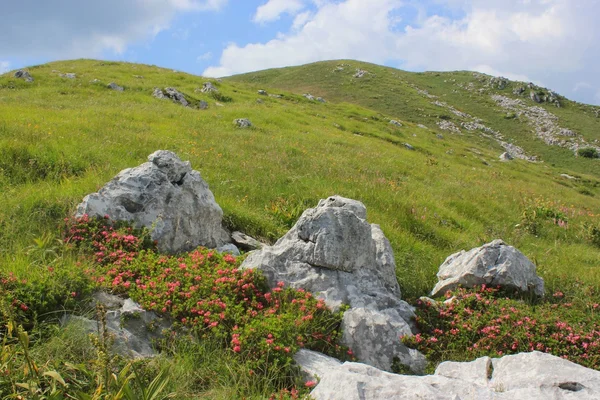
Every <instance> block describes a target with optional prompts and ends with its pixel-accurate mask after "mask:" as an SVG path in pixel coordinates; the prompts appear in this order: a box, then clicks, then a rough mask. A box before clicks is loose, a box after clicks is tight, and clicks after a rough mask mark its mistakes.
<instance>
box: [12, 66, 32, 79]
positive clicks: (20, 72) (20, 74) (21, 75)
mask: <svg viewBox="0 0 600 400" xmlns="http://www.w3.org/2000/svg"><path fill="white" fill-rule="evenodd" d="M14 76H15V78H21V79H25V81H26V82H33V77H32V76H31V75H30V74H29V72H28V71H24V70H22V69H20V70H18V71H17V72H15V75H14Z"/></svg>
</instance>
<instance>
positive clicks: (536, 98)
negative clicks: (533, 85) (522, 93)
mask: <svg viewBox="0 0 600 400" xmlns="http://www.w3.org/2000/svg"><path fill="white" fill-rule="evenodd" d="M529 97H530V98H531V100H532V101H535V102H536V103H541V102H542V99H540V96H538V94H537V93H536V92H534V91H533V90H532V91H531V92H530V93H529Z"/></svg>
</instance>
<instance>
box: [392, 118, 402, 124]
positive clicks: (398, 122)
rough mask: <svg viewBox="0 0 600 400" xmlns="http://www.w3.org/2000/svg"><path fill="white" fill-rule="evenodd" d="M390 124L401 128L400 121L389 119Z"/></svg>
mask: <svg viewBox="0 0 600 400" xmlns="http://www.w3.org/2000/svg"><path fill="white" fill-rule="evenodd" d="M390 124H392V125H396V126H402V123H401V122H400V121H396V120H395V119H391V120H390Z"/></svg>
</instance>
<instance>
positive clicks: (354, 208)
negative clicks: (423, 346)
mask: <svg viewBox="0 0 600 400" xmlns="http://www.w3.org/2000/svg"><path fill="white" fill-rule="evenodd" d="M241 268H251V269H255V268H256V269H260V270H261V271H262V272H263V274H264V275H265V276H266V277H267V280H268V282H269V284H270V285H271V286H272V287H275V286H276V285H277V282H280V281H283V282H284V283H285V284H286V285H287V286H290V287H292V288H303V289H305V290H307V291H309V292H311V293H313V294H314V295H315V296H316V297H318V298H321V299H323V300H324V301H325V303H326V304H327V306H328V307H329V308H331V309H333V310H338V309H339V308H340V306H341V305H342V304H348V305H349V306H350V310H349V311H347V312H346V313H345V315H344V318H343V322H342V331H343V332H344V333H343V341H344V344H346V345H347V346H348V347H350V348H351V349H352V350H353V351H354V353H355V354H356V356H357V357H358V358H359V359H360V360H362V361H365V362H368V363H370V364H372V365H375V366H377V367H379V368H383V369H387V370H390V369H391V364H392V361H393V359H394V357H398V358H399V359H400V361H401V362H403V363H404V364H406V365H408V366H410V367H411V368H414V370H415V372H422V369H423V367H424V361H425V360H424V357H423V356H422V355H421V354H420V353H418V352H414V351H413V352H411V351H409V349H407V348H406V347H404V345H402V343H401V341H400V339H399V335H401V334H406V335H410V334H411V333H413V330H414V329H415V326H414V321H413V318H414V313H413V309H412V307H410V306H409V305H408V304H407V303H406V302H404V301H402V300H401V299H400V287H399V285H398V282H397V280H396V275H395V270H396V265H395V261H394V254H393V251H392V249H391V246H390V243H389V241H388V240H387V238H386V237H385V235H384V234H383V232H382V231H381V229H380V228H379V226H378V225H375V224H369V223H368V222H367V221H366V208H365V206H364V205H363V204H362V203H361V202H359V201H356V200H352V199H347V198H343V197H340V196H332V197H329V198H327V199H325V200H321V201H319V204H318V205H317V207H315V208H310V209H308V210H306V211H305V212H304V213H303V214H302V216H301V217H300V219H299V220H298V222H297V223H296V225H294V227H292V229H291V230H290V231H289V232H288V233H286V234H285V235H284V236H283V237H282V238H280V239H279V240H278V241H277V242H276V243H275V244H274V245H273V246H265V247H263V248H262V249H261V250H257V251H254V252H251V253H250V254H249V256H248V258H246V260H245V261H244V263H243V264H242V266H241Z"/></svg>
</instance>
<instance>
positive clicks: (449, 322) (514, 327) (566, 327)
mask: <svg viewBox="0 0 600 400" xmlns="http://www.w3.org/2000/svg"><path fill="white" fill-rule="evenodd" d="M448 295H449V296H453V299H452V301H449V302H447V304H439V305H438V304H433V305H432V304H431V303H426V302H421V303H420V304H419V307H418V310H417V324H418V326H419V328H420V330H421V333H419V334H417V335H415V336H413V337H405V338H403V341H404V343H405V344H407V345H410V346H413V347H416V348H418V349H419V350H421V351H422V352H423V353H424V354H425V355H426V356H427V357H428V359H430V360H431V361H444V360H446V359H464V358H465V355H467V357H468V358H469V359H474V358H477V357H481V356H484V355H487V356H496V357H497V356H502V355H505V354H514V353H519V352H527V351H534V350H537V351H542V352H546V353H551V354H554V355H556V356H559V357H563V358H565V359H569V360H571V361H573V362H576V363H578V364H581V365H584V366H587V367H590V368H595V369H599V368H600V322H599V320H598V304H595V303H593V304H589V307H588V310H589V312H588V313H587V315H579V314H578V317H577V318H576V319H577V320H578V322H576V323H574V322H573V321H564V320H563V319H561V318H560V317H559V314H558V313H557V308H559V307H560V308H561V309H562V310H564V309H565V308H570V307H573V304H572V303H571V302H569V301H567V300H566V296H565V295H564V293H562V292H556V293H554V295H553V296H552V300H550V301H549V302H546V303H542V304H537V305H530V304H528V303H526V302H523V301H520V300H514V299H509V298H506V297H500V296H499V291H498V289H495V288H487V287H485V286H483V287H481V288H480V289H477V290H466V289H458V290H457V291H455V292H449V294H448ZM557 302H558V303H557ZM465 349H466V350H467V352H465Z"/></svg>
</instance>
